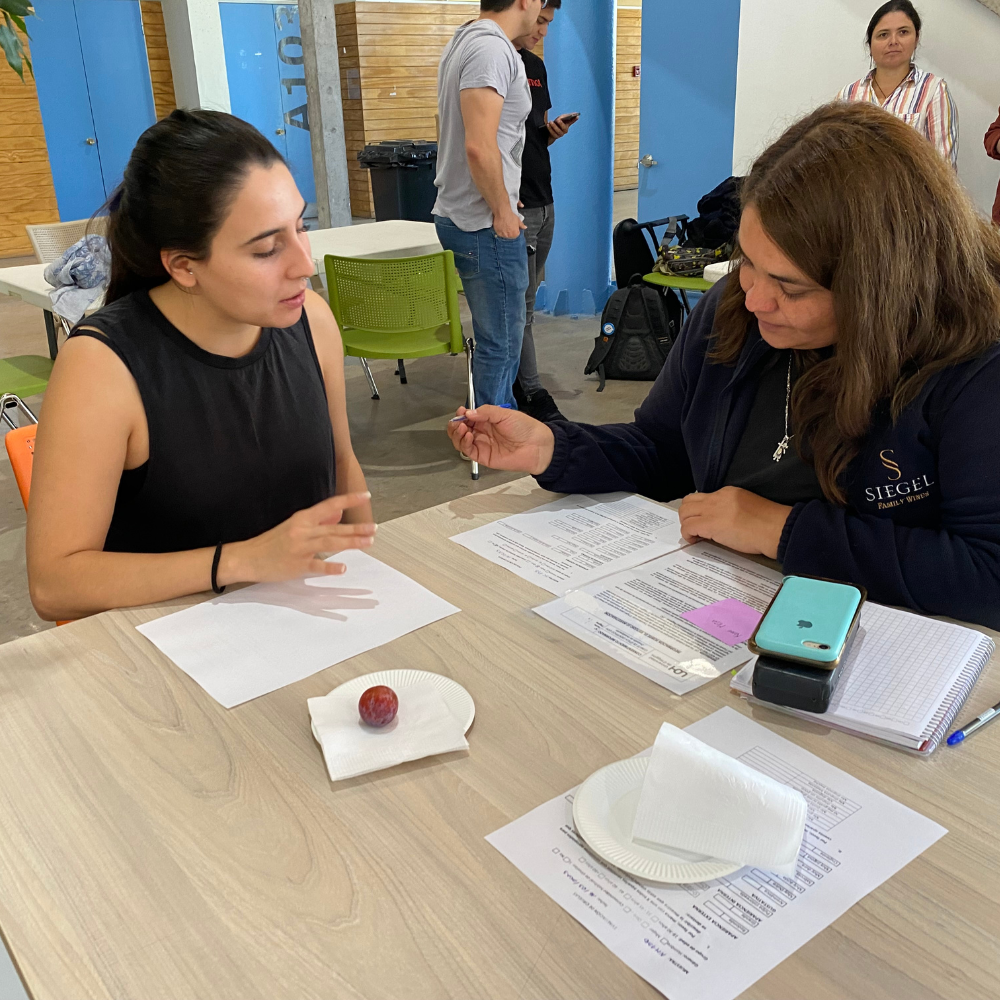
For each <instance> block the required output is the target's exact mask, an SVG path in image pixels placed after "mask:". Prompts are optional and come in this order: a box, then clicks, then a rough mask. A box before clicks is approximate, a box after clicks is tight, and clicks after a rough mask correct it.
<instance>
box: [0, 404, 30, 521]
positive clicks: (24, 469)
mask: <svg viewBox="0 0 1000 1000" xmlns="http://www.w3.org/2000/svg"><path fill="white" fill-rule="evenodd" d="M17 411H20V412H21V413H22V414H23V415H24V416H25V417H27V418H28V420H29V421H30V423H28V424H25V425H24V426H23V427H19V426H18V425H17V424H16V423H15V422H14V417H13V412H17ZM0 422H2V423H5V424H7V425H8V426H9V427H10V430H9V431H8V432H7V433H6V435H5V436H4V440H3V443H4V444H5V445H6V447H7V456H8V457H9V458H10V465H11V468H12V469H13V470H14V479H15V480H17V488H18V490H19V491H20V493H21V502H22V503H23V504H24V509H25V510H27V509H28V494H29V492H30V491H31V466H32V462H33V460H34V457H35V430H36V426H35V425H36V424H37V423H38V418H37V417H36V416H35V415H34V413H32V412H31V410H30V409H29V408H28V406H27V405H26V404H25V403H24V401H23V400H22V399H20V398H19V397H18V396H15V395H14V394H13V393H12V392H8V393H5V394H4V395H3V396H0Z"/></svg>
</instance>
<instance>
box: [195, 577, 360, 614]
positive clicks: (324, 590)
mask: <svg viewBox="0 0 1000 1000" xmlns="http://www.w3.org/2000/svg"><path fill="white" fill-rule="evenodd" d="M319 579H320V580H323V579H326V578H324V577H320V578H319ZM213 603H215V604H266V605H271V606H272V607H277V608H290V609H291V610H292V611H301V612H302V614H304V615H313V616H314V617H316V618H328V619H330V620H331V621H338V622H346V621H347V616H346V615H341V614H337V612H338V611H368V610H370V609H372V608H377V607H378V604H379V602H378V599H377V598H375V597H373V596H372V591H370V590H360V589H358V588H356V587H329V586H323V585H322V584H320V585H311V584H310V583H309V582H308V581H307V580H286V581H285V582H284V583H259V584H257V586H256V587H247V588H246V589H245V590H238V591H236V592H234V593H232V594H226V595H224V596H223V597H218V598H216V599H215V601H214V602H213Z"/></svg>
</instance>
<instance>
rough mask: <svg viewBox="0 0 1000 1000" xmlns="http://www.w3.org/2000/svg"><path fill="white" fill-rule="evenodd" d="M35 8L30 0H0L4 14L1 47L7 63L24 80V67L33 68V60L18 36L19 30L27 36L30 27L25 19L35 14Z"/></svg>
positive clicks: (0, 9)
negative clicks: (26, 25)
mask: <svg viewBox="0 0 1000 1000" xmlns="http://www.w3.org/2000/svg"><path fill="white" fill-rule="evenodd" d="M34 13H35V11H34V8H33V7H32V6H31V3H30V2H28V0H0V14H3V22H2V23H0V49H3V53H4V55H5V56H6V57H7V65H8V66H10V68H11V69H12V70H13V71H14V72H15V73H16V74H17V75H18V76H19V77H20V78H21V80H22V82H23V80H24V67H25V66H27V67H28V71H29V72H33V71H32V69H31V60H30V59H29V58H28V56H27V54H26V53H25V51H24V45H23V44H22V42H21V39H20V38H19V37H18V34H17V31H21V32H23V33H24V34H25V35H26V36H27V34H28V29H27V27H25V23H24V19H25V18H26V17H30V16H31V15H32V14H34Z"/></svg>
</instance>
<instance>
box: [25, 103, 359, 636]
mask: <svg viewBox="0 0 1000 1000" xmlns="http://www.w3.org/2000/svg"><path fill="white" fill-rule="evenodd" d="M109 208H110V218H109V223H108V241H109V244H110V248H111V260H112V264H111V280H110V285H109V288H108V293H107V297H106V305H105V306H104V308H102V309H101V310H100V311H99V312H97V313H96V314H94V315H93V316H90V317H88V318H87V319H85V320H84V321H83V322H82V323H81V324H80V325H79V326H78V327H77V328H76V329H75V330H74V331H73V333H72V335H71V337H70V339H69V340H68V341H67V343H66V344H65V346H64V347H63V349H62V350H61V351H60V352H59V357H58V360H57V361H56V364H55V367H54V369H53V372H52V379H51V381H50V383H49V388H48V390H47V392H46V396H45V406H44V409H43V412H42V418H41V422H40V424H39V428H38V437H37V447H36V453H35V464H34V470H33V475H32V487H31V505H30V508H29V512H28V539H27V549H28V580H29V585H30V590H31V599H32V601H33V603H34V605H35V608H36V610H37V611H38V613H39V614H40V615H41V616H42V617H43V618H50V619H54V618H77V617H81V616H83V615H87V614H93V613H95V612H99V611H104V610H106V609H109V608H116V607H123V606H130V605H137V604H147V603H151V602H153V601H161V600H166V599H168V598H171V597H178V596H181V595H184V594H191V593H196V592H198V591H203V590H207V589H208V588H209V587H210V586H211V587H214V588H216V589H218V590H221V588H222V587H224V586H225V585H226V584H229V583H237V582H256V581H265V580H266V581H275V580H285V579H290V578H293V577H298V576H303V575H305V574H307V573H308V574H314V575H319V574H328V573H338V572H342V571H343V568H344V567H343V566H342V565H338V564H336V563H326V562H324V561H322V557H323V556H324V555H325V554H327V553H331V552H338V551H341V550H344V549H350V548H360V547H365V546H367V545H369V544H371V541H372V536H373V534H374V532H375V525H374V524H373V523H372V514H371V507H370V504H369V498H368V493H367V489H366V486H365V479H364V475H363V474H362V472H361V467H360V466H359V465H358V462H357V459H356V458H355V457H354V452H353V450H352V447H351V438H350V432H349V430H348V425H347V413H346V406H345V398H344V374H343V363H344V362H343V348H342V345H341V340H340V335H339V331H338V330H337V325H336V323H335V321H334V319H333V316H332V314H331V313H330V310H329V307H328V306H327V305H326V303H325V302H324V301H323V300H322V299H321V298H320V297H319V296H318V295H316V294H315V293H314V292H312V291H311V290H309V289H308V287H307V285H308V279H309V277H310V276H311V275H312V273H313V262H312V259H311V257H310V254H309V244H308V240H307V238H306V236H305V231H304V229H303V226H302V213H303V211H304V208H305V202H304V201H303V198H302V196H301V195H300V194H299V192H298V189H297V188H296V186H295V182H294V180H293V179H292V175H291V174H290V173H289V171H288V168H287V167H286V166H285V163H284V161H283V160H282V158H281V156H280V155H279V154H278V152H277V151H276V150H275V149H274V147H273V146H272V145H271V144H270V143H269V142H268V141H267V140H266V139H265V138H264V137H263V136H262V135H261V134H260V133H259V132H258V131H257V130H256V129H254V128H253V127H252V126H251V125H248V124H247V123H246V122H243V121H241V120H240V119H238V118H234V117H233V116H231V115H226V114H221V113H219V112H213V111H175V112H173V114H171V115H170V116H169V117H168V118H166V119H164V120H163V121H160V122H158V123H157V124H156V125H153V126H152V127H151V128H149V129H148V130H147V131H146V132H144V133H143V135H142V136H141V137H140V138H139V141H138V143H136V147H135V149H134V150H133V152H132V156H131V158H130V159H129V163H128V166H127V167H126V168H125V177H124V180H123V182H122V184H121V187H120V188H119V189H118V190H117V191H116V192H115V194H114V195H113V196H112V198H111V200H110V203H109Z"/></svg>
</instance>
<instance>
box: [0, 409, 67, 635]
mask: <svg viewBox="0 0 1000 1000" xmlns="http://www.w3.org/2000/svg"><path fill="white" fill-rule="evenodd" d="M12 410H20V412H21V413H23V414H24V416H26V417H27V418H28V419H29V420H30V421H31V423H30V424H25V425H24V426H23V427H18V425H17V424H16V423H14V418H13V416H12V415H11V411H12ZM0 423H4V424H7V425H8V426H9V427H10V428H11V429H10V430H9V431H7V433H6V434H5V435H4V439H3V443H4V445H5V447H6V448H7V457H8V458H9V459H10V466H11V468H12V469H13V470H14V479H15V480H16V482H17V488H18V490H19V492H20V494H21V503H23V504H24V509H25V510H27V509H28V494H29V493H30V492H31V467H32V465H33V463H34V461H35V431H36V429H37V428H36V425H37V423H38V418H37V417H36V416H35V415H34V413H32V412H31V410H30V409H29V408H28V406H27V404H26V403H25V402H24V400H22V399H20V398H19V397H17V396H15V395H14V394H13V393H12V392H8V393H6V394H5V395H3V396H0ZM56 624H57V625H68V624H69V622H68V621H67V622H56Z"/></svg>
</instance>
